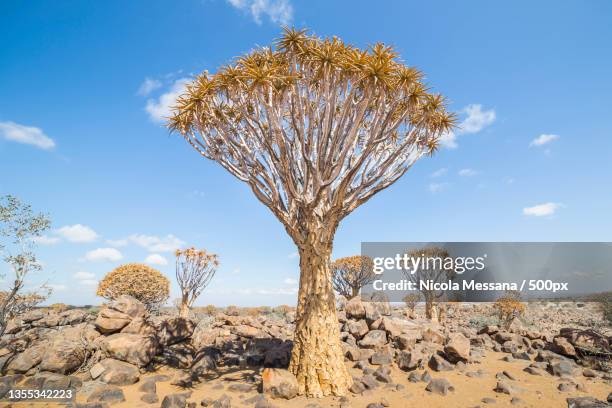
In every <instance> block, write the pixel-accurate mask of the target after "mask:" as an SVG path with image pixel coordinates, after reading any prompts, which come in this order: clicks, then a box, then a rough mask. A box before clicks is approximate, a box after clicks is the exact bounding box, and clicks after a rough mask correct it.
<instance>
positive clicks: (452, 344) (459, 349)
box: [444, 333, 470, 362]
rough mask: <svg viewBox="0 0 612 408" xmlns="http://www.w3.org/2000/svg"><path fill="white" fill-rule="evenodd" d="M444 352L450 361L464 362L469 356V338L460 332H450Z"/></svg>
mask: <svg viewBox="0 0 612 408" xmlns="http://www.w3.org/2000/svg"><path fill="white" fill-rule="evenodd" d="M444 352H445V353H446V356H447V358H448V359H449V360H450V361H451V362H458V361H464V362H466V361H468V359H469V358H470V339H468V338H467V337H465V336H464V335H463V334H461V333H451V334H450V335H449V336H448V341H447V343H446V346H445V347H444Z"/></svg>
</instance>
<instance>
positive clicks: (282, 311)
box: [272, 305, 293, 316]
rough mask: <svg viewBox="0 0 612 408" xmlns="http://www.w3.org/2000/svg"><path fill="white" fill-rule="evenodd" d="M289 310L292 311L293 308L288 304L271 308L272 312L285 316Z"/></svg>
mask: <svg viewBox="0 0 612 408" xmlns="http://www.w3.org/2000/svg"><path fill="white" fill-rule="evenodd" d="M291 311H293V308H292V307H291V306H289V305H280V306H276V307H275V308H274V309H272V312H273V313H277V314H280V315H283V316H285V315H286V314H287V313H290V312H291Z"/></svg>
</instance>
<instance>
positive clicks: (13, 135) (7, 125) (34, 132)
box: [0, 122, 55, 150]
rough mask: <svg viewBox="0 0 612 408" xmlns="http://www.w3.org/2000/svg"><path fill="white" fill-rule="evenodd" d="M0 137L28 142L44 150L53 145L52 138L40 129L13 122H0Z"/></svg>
mask: <svg viewBox="0 0 612 408" xmlns="http://www.w3.org/2000/svg"><path fill="white" fill-rule="evenodd" d="M0 137H2V138H3V139H5V140H8V141H10V142H16V143H22V144H28V145H32V146H35V147H38V148H39V149H44V150H49V149H53V148H54V147H55V142H54V141H53V139H51V138H50V137H49V136H47V135H46V134H45V133H44V132H43V131H42V129H40V128H37V127H33V126H24V125H20V124H18V123H15V122H0Z"/></svg>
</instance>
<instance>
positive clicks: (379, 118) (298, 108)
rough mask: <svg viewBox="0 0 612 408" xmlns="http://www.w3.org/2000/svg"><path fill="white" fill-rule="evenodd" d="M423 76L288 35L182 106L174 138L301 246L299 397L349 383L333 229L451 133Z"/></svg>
mask: <svg viewBox="0 0 612 408" xmlns="http://www.w3.org/2000/svg"><path fill="white" fill-rule="evenodd" d="M421 77H422V75H421V73H420V72H419V71H418V70H416V69H415V68H412V67H408V66H406V65H404V64H403V63H402V62H401V61H399V59H398V56H397V54H396V52H395V51H394V50H393V49H392V48H390V47H388V46H385V45H383V44H376V45H374V46H372V47H370V48H369V49H367V50H361V49H358V48H356V47H354V46H351V45H348V44H346V43H344V42H343V41H342V40H340V39H338V38H335V37H334V38H331V39H329V38H327V39H321V38H318V37H316V36H313V35H308V34H307V33H306V31H305V30H302V31H297V30H292V29H285V32H284V34H283V36H282V37H281V38H280V39H279V40H278V41H277V42H276V47H270V48H261V49H256V50H254V51H252V52H250V53H248V54H246V55H244V56H242V57H239V58H237V59H236V60H235V61H234V62H233V63H231V64H230V65H227V66H225V67H222V68H221V69H219V70H218V72H217V73H216V74H214V75H211V74H209V73H208V72H203V73H202V74H201V75H199V76H198V77H197V78H196V79H195V80H194V81H193V82H192V83H191V84H188V85H187V86H186V91H185V93H184V94H183V95H182V96H180V97H179V98H178V100H177V104H176V107H175V110H174V114H173V116H172V118H171V119H170V121H169V127H170V129H171V130H174V131H177V132H180V134H181V135H182V136H183V137H184V138H185V140H186V141H187V142H189V144H191V146H192V147H193V148H194V149H195V150H197V151H198V152H199V153H200V154H201V155H202V156H204V157H206V158H208V159H211V160H214V161H216V162H217V163H219V164H220V165H221V166H223V167H224V168H225V169H227V170H228V171H229V172H230V173H231V174H233V175H234V176H235V177H236V178H238V179H239V180H241V181H243V182H245V183H247V184H248V185H249V187H250V188H251V190H252V191H253V193H254V194H255V196H256V197H257V199H258V200H259V201H261V202H262V203H263V204H264V205H265V206H267V207H268V208H269V209H270V210H271V211H272V213H273V214H274V215H275V216H276V218H278V220H279V221H280V222H281V223H282V224H283V226H284V227H285V230H286V231H287V233H288V234H289V235H290V236H291V238H292V239H293V241H294V242H295V244H296V246H297V248H298V253H299V256H300V286H299V293H298V304H297V309H296V328H295V335H294V345H293V351H292V355H291V362H290V365H289V369H290V370H291V371H292V372H293V373H294V374H295V375H296V376H297V380H298V385H299V393H300V394H305V395H308V396H316V397H320V396H323V395H328V394H336V395H342V394H344V393H345V392H346V391H347V389H348V387H349V386H350V385H351V382H352V380H351V377H350V375H349V373H348V370H347V369H346V367H345V365H344V359H343V354H342V348H341V347H340V337H339V330H338V321H337V319H336V310H335V301H334V291H333V287H332V280H331V270H330V256H331V252H332V243H333V239H334V234H335V232H336V229H337V228H338V224H339V223H340V221H341V220H342V219H343V218H344V217H346V216H347V215H348V214H350V213H351V211H353V210H354V209H356V208H357V207H359V206H360V205H361V204H363V203H365V202H366V201H367V200H369V199H370V198H372V196H374V195H375V194H376V193H377V192H379V191H381V190H383V189H385V188H386V187H388V186H390V185H391V184H393V183H394V182H395V181H397V180H398V179H399V178H400V177H401V176H402V175H403V174H404V173H405V172H406V171H407V170H408V169H409V168H410V167H411V166H412V165H413V164H414V163H415V162H416V161H417V160H418V159H419V158H420V157H421V156H422V155H423V154H430V153H432V152H434V151H435V150H436V148H437V146H438V141H439V138H440V136H441V135H442V134H443V133H444V132H447V131H449V130H450V129H451V128H452V126H453V123H454V116H453V115H452V114H449V113H447V112H446V109H445V103H444V99H443V98H442V97H441V96H439V95H434V94H431V93H429V92H428V91H427V88H426V87H425V85H424V84H423V83H422V82H421Z"/></svg>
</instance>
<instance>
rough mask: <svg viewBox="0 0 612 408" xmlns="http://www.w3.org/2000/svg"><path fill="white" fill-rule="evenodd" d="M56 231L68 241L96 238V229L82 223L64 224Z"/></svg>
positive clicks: (93, 239)
mask: <svg viewBox="0 0 612 408" xmlns="http://www.w3.org/2000/svg"><path fill="white" fill-rule="evenodd" d="M56 233H57V235H59V236H61V237H62V238H64V239H65V240H67V241H70V242H77V243H82V242H93V241H95V240H96V239H98V234H97V233H96V231H94V230H93V229H92V228H90V227H88V226H86V225H82V224H74V225H66V226H64V227H62V228H59V229H58V230H57V231H56Z"/></svg>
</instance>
